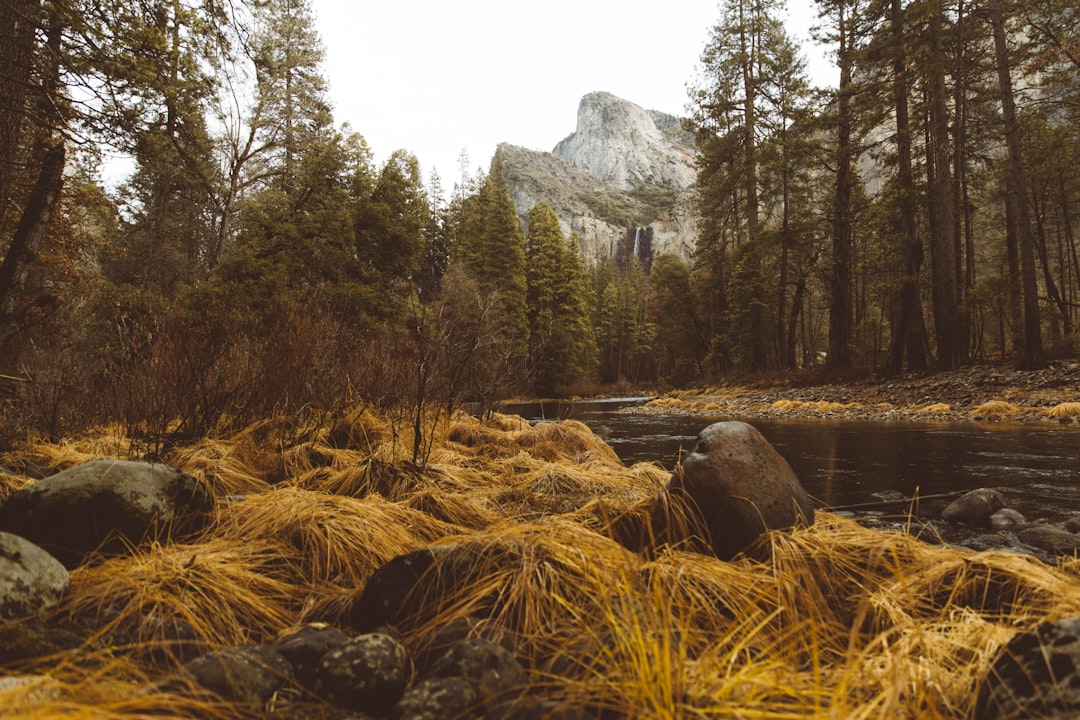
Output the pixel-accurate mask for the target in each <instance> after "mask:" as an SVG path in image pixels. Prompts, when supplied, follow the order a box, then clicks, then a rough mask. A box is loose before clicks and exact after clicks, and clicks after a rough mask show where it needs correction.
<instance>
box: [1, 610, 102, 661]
mask: <svg viewBox="0 0 1080 720" xmlns="http://www.w3.org/2000/svg"><path fill="white" fill-rule="evenodd" d="M83 642H84V639H83V638H82V637H80V636H78V635H76V634H74V633H72V632H70V631H68V630H65V629H63V628H58V627H52V626H51V625H48V624H46V623H45V622H44V621H42V620H39V619H22V620H17V621H10V622H4V623H0V666H12V665H15V664H16V663H19V662H20V661H22V660H30V659H33V658H39V657H45V656H46V655H55V654H57V653H61V652H66V651H68V650H74V649H76V648H78V647H79V646H81V645H82V644H83Z"/></svg>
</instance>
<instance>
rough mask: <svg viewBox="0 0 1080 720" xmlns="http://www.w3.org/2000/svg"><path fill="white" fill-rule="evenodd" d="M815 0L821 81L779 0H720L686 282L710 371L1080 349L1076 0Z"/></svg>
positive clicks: (1042, 357)
mask: <svg viewBox="0 0 1080 720" xmlns="http://www.w3.org/2000/svg"><path fill="white" fill-rule="evenodd" d="M815 5H816V8H817V10H818V13H819V16H820V27H819V28H818V29H817V30H816V32H817V34H818V36H819V38H820V39H821V40H823V41H824V42H826V43H827V47H830V48H832V49H833V50H834V51H835V61H836V77H837V80H838V82H837V85H836V87H835V88H833V89H831V90H829V91H825V92H823V91H821V90H817V89H814V88H812V87H811V85H810V82H809V81H808V78H807V74H806V71H805V65H804V62H803V60H802V59H801V58H800V55H799V52H798V48H797V47H796V46H795V44H794V43H793V41H792V39H791V37H790V36H789V34H788V33H787V32H786V30H785V28H784V26H783V24H782V22H781V16H782V6H781V3H779V2H777V1H776V0H725V2H724V3H723V5H722V8H721V16H720V19H719V22H718V23H717V25H716V26H715V27H714V28H713V31H712V34H711V37H710V40H709V43H708V46H707V47H706V49H705V52H704V53H703V56H702V65H703V68H704V72H703V74H702V78H701V79H700V81H699V82H698V83H697V86H696V87H695V89H694V113H693V125H694V127H695V128H696V130H697V133H698V139H699V142H700V144H701V147H702V151H703V156H702V165H701V172H700V176H699V180H700V183H699V184H700V188H699V189H700V193H701V196H700V203H701V215H702V218H703V226H702V238H701V242H700V244H699V247H698V256H697V260H696V273H697V282H698V283H699V287H700V290H699V292H697V293H696V294H695V295H696V296H697V297H700V298H703V299H706V300H705V302H703V303H702V304H701V305H700V306H699V313H700V314H701V316H702V317H703V318H704V321H705V322H706V323H707V326H708V333H707V334H708V337H709V338H710V340H709V346H708V357H709V362H710V365H711V367H712V368H713V369H714V371H716V370H718V371H724V370H727V369H731V368H739V367H744V368H753V369H757V370H766V369H772V368H795V367H800V366H805V365H812V364H815V363H817V362H819V361H820V362H822V363H823V364H824V365H825V367H827V368H829V369H831V370H834V371H840V372H843V371H847V370H848V369H850V368H863V369H867V368H872V369H876V370H881V371H884V372H885V373H886V374H895V373H898V372H901V371H902V370H903V369H904V368H905V367H906V368H911V369H926V368H932V367H936V368H941V369H950V368H955V367H957V366H960V365H963V364H966V363H970V362H973V361H987V360H1007V361H1013V362H1015V363H1016V364H1017V365H1018V366H1019V367H1021V368H1038V367H1041V366H1042V365H1044V363H1045V362H1046V361H1047V359H1048V353H1049V352H1054V353H1072V354H1075V352H1076V350H1077V348H1076V339H1075V334H1074V329H1075V323H1076V319H1077V315H1078V309H1080V304H1078V300H1080V263H1078V262H1077V249H1076V241H1075V233H1074V220H1073V218H1075V217H1076V213H1077V210H1078V207H1077V202H1078V200H1080V172H1078V167H1080V164H1078V162H1077V161H1078V159H1080V157H1078V153H1080V135H1078V133H1077V131H1076V128H1077V127H1078V125H1077V121H1078V119H1080V116H1078V111H1080V56H1078V55H1077V52H1076V48H1077V46H1078V43H1080V7H1078V6H1077V5H1076V4H1075V3H1072V2H1064V1H1063V0H1035V1H1026V2H1011V1H1010V0H958V1H954V2H946V0H913V1H910V2H905V1H903V0H816V2H815Z"/></svg>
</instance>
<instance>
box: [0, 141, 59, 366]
mask: <svg viewBox="0 0 1080 720" xmlns="http://www.w3.org/2000/svg"><path fill="white" fill-rule="evenodd" d="M65 154H66V152H65V149H64V143H63V141H60V142H57V143H56V144H55V145H54V146H53V147H51V148H49V150H48V151H47V152H46V153H45V158H44V160H43V161H42V164H41V170H40V172H39V173H38V179H37V182H36V183H35V185H34V189H33V190H32V191H31V193H30V197H29V199H28V200H27V202H26V208H25V209H24V210H23V213H22V218H21V219H20V220H19V225H18V227H17V228H16V229H15V234H14V235H13V236H12V238H11V246H10V247H9V248H8V251H7V255H5V256H4V264H3V265H2V266H0V366H3V367H5V369H10V365H9V363H12V362H13V361H14V356H15V355H16V354H17V353H16V352H15V350H16V348H15V347H14V346H15V344H16V343H15V341H16V340H17V338H18V334H19V329H20V327H19V325H20V323H19V321H18V299H19V296H20V294H21V293H22V290H23V288H24V287H25V285H26V277H27V275H28V274H29V272H30V266H31V265H32V264H33V262H34V260H35V259H36V258H37V251H38V247H39V246H40V244H41V238H42V237H43V236H44V235H45V231H46V230H47V229H48V227H49V220H50V219H51V218H52V211H53V208H54V207H55V206H56V201H57V199H58V198H59V197H60V190H61V188H62V187H63V184H64V161H65Z"/></svg>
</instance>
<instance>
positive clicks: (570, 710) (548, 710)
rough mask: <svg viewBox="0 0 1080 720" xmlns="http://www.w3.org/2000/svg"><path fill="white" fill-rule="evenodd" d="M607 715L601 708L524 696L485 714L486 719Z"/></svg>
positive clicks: (567, 719)
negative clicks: (582, 706) (587, 707)
mask: <svg viewBox="0 0 1080 720" xmlns="http://www.w3.org/2000/svg"><path fill="white" fill-rule="evenodd" d="M596 717H605V715H604V714H603V711H602V710H601V709H600V708H591V709H590V711H587V710H585V709H584V708H581V707H577V706H575V705H570V704H569V703H566V702H560V701H558V700H544V699H541V698H523V699H522V700H520V701H518V702H514V703H507V704H506V705H503V706H501V707H499V708H497V709H496V710H495V711H493V712H490V713H488V714H487V715H485V716H484V720H588V719H589V718H596Z"/></svg>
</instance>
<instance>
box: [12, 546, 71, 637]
mask: <svg viewBox="0 0 1080 720" xmlns="http://www.w3.org/2000/svg"><path fill="white" fill-rule="evenodd" d="M70 584H71V577H70V576H69V575H68V571H67V569H66V568H65V567H64V566H63V565H61V564H60V561H59V560H57V559H56V558H54V557H53V556H52V555H50V554H49V553H47V552H45V551H44V550H42V549H41V548H40V547H38V546H37V545H35V544H34V543H32V542H30V541H29V540H26V539H24V538H21V537H19V536H18V535H12V534H10V533H6V532H0V620H13V619H16V618H25V617H29V616H30V615H34V614H36V613H38V612H41V611H42V610H47V609H49V608H51V607H53V606H54V605H56V604H57V603H58V602H60V598H61V597H62V596H63V594H64V593H65V592H66V591H67V589H68V586H69V585H70Z"/></svg>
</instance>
